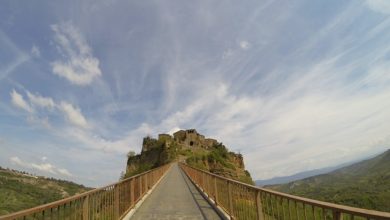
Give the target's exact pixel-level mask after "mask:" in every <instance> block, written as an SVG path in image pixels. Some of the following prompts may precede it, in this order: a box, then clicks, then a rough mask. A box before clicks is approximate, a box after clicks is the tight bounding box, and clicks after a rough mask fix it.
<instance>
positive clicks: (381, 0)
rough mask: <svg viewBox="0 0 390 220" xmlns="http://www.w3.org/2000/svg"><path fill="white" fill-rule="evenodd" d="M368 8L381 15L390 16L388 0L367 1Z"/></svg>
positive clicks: (389, 2)
mask: <svg viewBox="0 0 390 220" xmlns="http://www.w3.org/2000/svg"><path fill="white" fill-rule="evenodd" d="M366 2H367V5H368V7H369V8H370V9H371V10H373V11H376V12H379V13H382V14H390V1H388V0H367V1H366Z"/></svg>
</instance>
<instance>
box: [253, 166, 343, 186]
mask: <svg viewBox="0 0 390 220" xmlns="http://www.w3.org/2000/svg"><path fill="white" fill-rule="evenodd" d="M337 168H339V167H326V168H323V169H315V170H308V171H304V172H299V173H296V174H293V175H290V176H278V177H274V178H271V179H265V180H256V181H255V183H256V185H257V186H265V185H275V184H283V183H289V182H292V181H295V180H300V179H304V178H308V177H311V176H316V175H320V174H325V173H329V172H331V171H333V170H336V169H337Z"/></svg>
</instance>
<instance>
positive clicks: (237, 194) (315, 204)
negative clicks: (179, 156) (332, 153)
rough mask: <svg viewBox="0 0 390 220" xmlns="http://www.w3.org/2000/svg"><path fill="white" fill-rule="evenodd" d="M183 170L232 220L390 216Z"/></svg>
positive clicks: (348, 219) (349, 219) (187, 168)
mask: <svg viewBox="0 0 390 220" xmlns="http://www.w3.org/2000/svg"><path fill="white" fill-rule="evenodd" d="M180 167H181V168H182V169H183V170H184V172H185V173H186V174H187V176H188V177H189V178H190V179H191V180H192V182H194V183H195V184H196V185H197V186H198V187H199V188H200V189H201V190H202V191H203V192H205V193H206V195H207V196H208V197H209V199H211V200H212V201H213V202H214V203H215V204H216V205H217V206H219V207H220V208H222V209H223V210H224V211H225V212H226V213H227V214H228V215H229V216H230V217H231V219H237V220H241V219H243V220H246V219H248V220H249V219H250V220H252V219H267V220H268V219H269V220H276V219H283V220H285V219H288V220H303V219H304V220H308V219H309V220H311V219H313V220H328V219H331V220H341V219H343V220H360V219H364V220H372V219H375V220H377V219H390V213H387V212H379V211H374V210H366V209H360V208H354V207H349V206H344V205H337V204H333V203H328V202H322V201H318V200H313V199H307V198H302V197H298V196H293V195H289V194H285V193H280V192H276V191H273V190H269V189H264V188H260V187H256V186H252V185H249V184H245V183H241V182H238V181H235V180H231V179H228V178H225V177H222V176H218V175H215V174H212V173H209V172H206V171H204V170H200V169H197V168H193V167H190V166H188V165H186V164H183V163H181V164H180Z"/></svg>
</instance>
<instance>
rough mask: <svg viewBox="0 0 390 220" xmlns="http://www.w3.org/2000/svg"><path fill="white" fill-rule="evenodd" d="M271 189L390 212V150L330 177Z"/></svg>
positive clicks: (326, 176) (331, 174) (313, 178)
mask: <svg viewBox="0 0 390 220" xmlns="http://www.w3.org/2000/svg"><path fill="white" fill-rule="evenodd" d="M269 188H271V189H275V190H278V191H282V192H286V193H290V194H294V195H298V196H303V197H307V198H312V199H317V200H321V201H327V202H332V203H338V204H344V205H348V206H354V207H360V208H365V209H374V210H379V211H386V212H390V205H389V201H390V150H388V151H386V152H385V153H383V154H381V155H379V156H377V157H374V158H372V159H369V160H365V161H362V162H359V163H356V164H353V165H350V166H348V167H345V168H341V169H338V170H335V171H333V172H331V173H328V174H322V175H318V176H314V177H309V178H306V179H303V180H298V181H294V182H291V183H288V184H282V185H275V186H269Z"/></svg>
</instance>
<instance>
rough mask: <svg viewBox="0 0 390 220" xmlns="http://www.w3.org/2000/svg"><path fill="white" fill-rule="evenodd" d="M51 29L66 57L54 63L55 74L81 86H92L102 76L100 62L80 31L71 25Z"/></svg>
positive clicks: (66, 24)
mask: <svg viewBox="0 0 390 220" xmlns="http://www.w3.org/2000/svg"><path fill="white" fill-rule="evenodd" d="M51 28H52V30H53V31H54V33H55V41H56V43H57V45H58V48H59V50H60V52H61V53H63V56H64V59H61V60H57V61H54V62H53V63H52V66H53V73H54V74H56V75H58V76H60V77H63V78H65V79H67V80H68V81H69V82H71V83H73V84H76V85H81V86H85V85H88V84H90V83H91V82H92V81H93V80H94V79H95V78H97V77H99V76H100V75H101V74H102V73H101V70H100V68H99V60H98V59H97V58H96V57H94V56H93V54H92V49H91V48H90V47H89V45H88V44H87V42H86V40H85V39H84V37H83V36H82V35H81V33H80V32H79V30H77V29H76V28H75V27H74V26H73V25H71V24H70V23H62V24H55V25H52V26H51Z"/></svg>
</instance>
